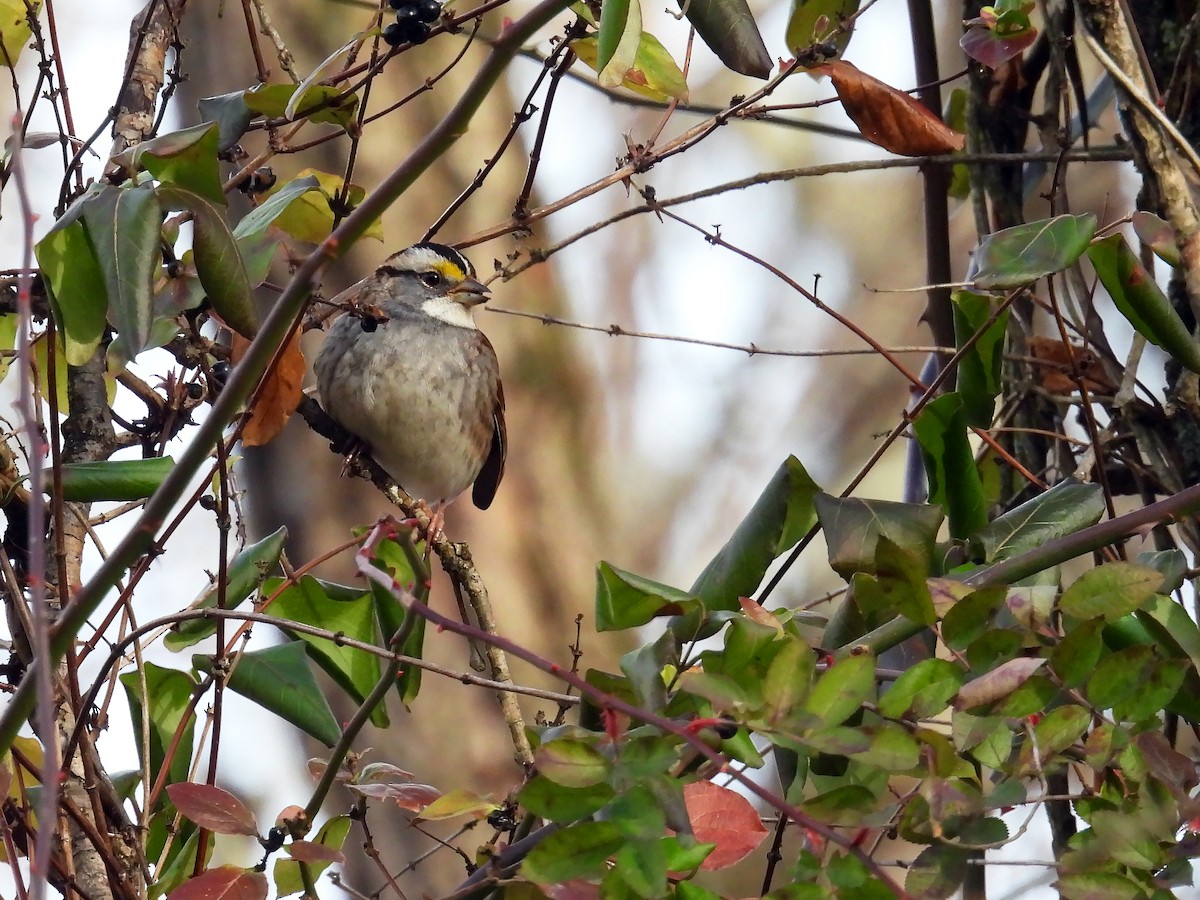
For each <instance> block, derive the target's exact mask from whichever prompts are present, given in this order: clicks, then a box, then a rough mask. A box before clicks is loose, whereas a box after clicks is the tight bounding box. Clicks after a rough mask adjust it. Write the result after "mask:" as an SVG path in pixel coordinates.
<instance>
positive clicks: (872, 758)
mask: <svg viewBox="0 0 1200 900" xmlns="http://www.w3.org/2000/svg"><path fill="white" fill-rule="evenodd" d="M864 733H865V736H866V737H868V738H869V739H870V742H871V745H870V747H868V748H867V749H866V750H864V751H862V752H860V753H855V754H853V756H854V759H855V761H856V762H859V763H863V764H865V765H868V766H875V767H876V768H879V769H883V770H884V771H886V772H907V771H909V770H910V769H915V768H916V767H917V766H918V765H919V764H920V762H921V746H920V745H919V744H918V743H917V742H916V740H915V739H914V738H913V737H912V735H910V734H909V733H908V732H907V731H906V730H905V729H903V728H901V727H900V726H899V725H893V724H891V723H890V722H885V723H884V724H882V725H879V726H877V727H876V728H874V729H865V731H864Z"/></svg>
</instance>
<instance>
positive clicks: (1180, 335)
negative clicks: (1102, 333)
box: [1088, 234, 1200, 372]
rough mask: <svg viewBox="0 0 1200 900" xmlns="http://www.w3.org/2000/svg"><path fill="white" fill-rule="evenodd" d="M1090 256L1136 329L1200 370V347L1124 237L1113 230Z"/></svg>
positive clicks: (1110, 291)
mask: <svg viewBox="0 0 1200 900" xmlns="http://www.w3.org/2000/svg"><path fill="white" fill-rule="evenodd" d="M1088 258H1089V259H1090V260H1091V261H1092V267H1093V268H1094V269H1095V270H1096V276H1097V277H1098V278H1099V279H1100V283H1101V284H1103V285H1104V289H1105V290H1106V291H1108V295H1109V296H1110V297H1112V301H1113V305H1115V306H1116V307H1117V309H1118V310H1120V311H1121V315H1123V316H1124V317H1125V318H1126V319H1128V320H1129V324H1130V325H1132V326H1133V328H1134V330H1135V331H1136V332H1137V333H1138V334H1140V335H1141V336H1142V337H1144V338H1145V339H1146V340H1148V341H1150V343H1152V344H1156V345H1157V346H1159V347H1162V349H1163V350H1165V351H1167V353H1169V354H1170V355H1171V356H1172V357H1173V358H1174V359H1175V360H1177V361H1178V362H1180V363H1182V364H1183V365H1184V366H1186V367H1187V368H1189V369H1191V370H1192V371H1193V372H1200V347H1198V346H1197V345H1196V341H1195V339H1194V338H1193V337H1192V334H1191V332H1190V331H1189V330H1188V327H1187V326H1186V325H1185V324H1184V322H1183V319H1181V318H1180V317H1179V314H1178V313H1177V312H1175V310H1174V308H1173V307H1172V306H1171V301H1170V300H1169V299H1167V296H1166V295H1165V294H1164V293H1163V292H1162V289H1161V288H1159V286H1158V285H1157V284H1156V283H1155V281H1154V278H1153V276H1152V275H1151V274H1150V273H1149V272H1147V271H1146V269H1145V267H1143V266H1142V263H1141V261H1140V260H1139V259H1138V257H1137V254H1136V253H1134V252H1133V250H1132V249H1131V248H1130V246H1129V244H1127V243H1126V242H1125V238H1124V237H1122V236H1121V235H1119V234H1111V235H1109V236H1108V237H1106V238H1102V239H1101V240H1098V241H1096V243H1094V244H1093V245H1092V246H1091V248H1090V249H1089V250H1088Z"/></svg>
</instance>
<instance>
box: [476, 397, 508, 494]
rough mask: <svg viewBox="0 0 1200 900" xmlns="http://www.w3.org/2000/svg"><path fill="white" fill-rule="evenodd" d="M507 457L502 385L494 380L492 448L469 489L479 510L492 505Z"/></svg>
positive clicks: (506, 433) (506, 432)
mask: <svg viewBox="0 0 1200 900" xmlns="http://www.w3.org/2000/svg"><path fill="white" fill-rule="evenodd" d="M507 455H508V431H507V430H506V429H505V427H504V385H503V384H501V383H500V379H496V406H495V409H494V411H493V412H492V446H491V449H490V450H488V455H487V459H486V460H485V461H484V463H483V468H482V469H480V470H479V476H478V477H477V478H476V479H475V486H474V487H473V488H472V489H471V499H472V500H473V501H474V503H475V505H476V506H478V507H479V508H480V509H487V508H488V507H489V506H491V505H492V500H493V499H494V498H495V496H496V489H497V488H499V487H500V479H501V478H503V477H504V459H505V457H506V456H507Z"/></svg>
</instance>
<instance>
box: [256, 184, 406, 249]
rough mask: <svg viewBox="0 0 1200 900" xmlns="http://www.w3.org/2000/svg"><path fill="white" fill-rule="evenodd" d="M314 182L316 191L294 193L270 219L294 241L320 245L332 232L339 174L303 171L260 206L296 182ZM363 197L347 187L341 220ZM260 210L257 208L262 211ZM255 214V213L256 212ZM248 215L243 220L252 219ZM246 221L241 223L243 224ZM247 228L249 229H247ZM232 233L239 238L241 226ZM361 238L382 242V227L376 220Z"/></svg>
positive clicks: (351, 187) (307, 190)
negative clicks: (333, 204)
mask: <svg viewBox="0 0 1200 900" xmlns="http://www.w3.org/2000/svg"><path fill="white" fill-rule="evenodd" d="M310 177H311V178H315V179H316V180H317V190H315V191H314V190H312V189H311V188H308V189H305V190H303V191H300V192H299V193H297V194H295V195H294V196H293V197H292V199H291V200H290V202H288V203H287V204H286V206H285V207H284V208H283V209H282V210H281V211H279V212H277V213H275V214H274V215H273V216H272V220H273V221H272V222H271V224H273V225H274V226H275V227H276V228H278V229H280V230H281V231H283V232H284V233H286V234H289V235H291V236H292V237H294V238H296V240H300V241H307V242H308V243H310V244H319V243H320V242H321V241H323V240H325V238H327V237H329V235H330V233H331V232H332V231H333V218H334V217H333V207H332V205H331V204H332V203H333V200H334V198H335V197H337V196H338V194H339V192H340V191H341V189H342V185H343V183H344V182H343V180H342V178H341V176H339V175H331V174H330V173H328V172H318V171H316V170H315V169H303V170H301V171H300V172H299V174H297V176H296V178H295V179H293V181H289V182H287V183H286V184H284V185H280V186H279V187H277V188H276V189H275V190H274V191H272V192H271V194H270V195H269V197H268V200H267V201H266V202H264V203H263V207H265V206H267V205H268V204H269V203H270V198H272V197H274V196H275V195H276V194H278V193H281V192H282V191H283V190H284V189H285V188H286V187H287V186H288V185H291V184H293V183H294V182H296V181H300V182H304V181H306V180H307V179H308V178H310ZM365 196H366V191H364V190H363V189H362V188H361V187H359V186H358V185H355V184H352V185H350V191H349V193H348V194H347V196H346V209H345V210H344V211H343V217H344V216H345V215H346V214H348V213H349V212H351V211H352V210H353V209H354V208H355V207H357V206H358V204H360V203H362V201H363V198H364V197H365ZM261 208H262V207H260V209H261ZM255 212H257V210H255ZM253 215H254V213H251V214H250V215H249V216H247V217H246V218H247V219H249V218H250V217H251V216H253ZM244 223H245V220H243V223H242V224H244ZM247 227H248V228H249V226H247ZM234 234H235V235H237V236H238V237H243V236H244V234H243V233H242V231H241V229H240V227H239V228H238V229H235V230H234ZM363 236H364V237H369V238H374V239H375V240H377V241H378V240H383V225H382V224H381V222H380V220H379V219H376V220H375V221H374V222H372V223H371V224H370V225H369V226H368V227H367V230H366V231H365V232H363Z"/></svg>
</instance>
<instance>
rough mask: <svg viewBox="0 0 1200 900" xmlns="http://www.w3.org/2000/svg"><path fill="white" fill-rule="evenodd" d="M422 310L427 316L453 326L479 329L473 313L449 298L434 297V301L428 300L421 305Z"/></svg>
mask: <svg viewBox="0 0 1200 900" xmlns="http://www.w3.org/2000/svg"><path fill="white" fill-rule="evenodd" d="M421 309H422V310H423V311H424V312H425V314H426V315H429V316H433V318H435V319H439V320H441V321H442V322H448V323H449V324H451V325H457V326H458V327H459V328H472V329H476V330H478V328H479V326H478V325H476V324H475V317H474V316H472V315H471V311H470V310H469V309H467V308H466V307H465V306H463V305H462V304H461V303H455V302H454V301H453V300H451V299H450V298H449V297H434V298H433V299H432V300H426V301H425V302H424V303H422V304H421Z"/></svg>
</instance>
